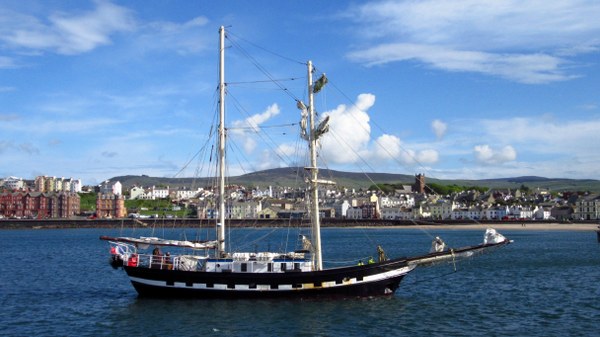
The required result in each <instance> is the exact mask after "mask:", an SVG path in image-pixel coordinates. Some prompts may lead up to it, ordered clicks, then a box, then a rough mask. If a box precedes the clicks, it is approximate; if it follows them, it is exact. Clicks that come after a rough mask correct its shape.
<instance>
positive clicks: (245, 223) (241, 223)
mask: <svg viewBox="0 0 600 337" xmlns="http://www.w3.org/2000/svg"><path fill="white" fill-rule="evenodd" d="M482 223H485V224H490V223H491V224H517V223H518V224H521V223H522V224H524V225H527V224H543V223H548V224H549V223H557V221H556V220H553V221H550V220H548V221H539V220H536V221H534V220H524V221H521V220H519V221H490V220H486V221H484V222H480V221H470V222H469V221H465V220H385V219H323V220H321V225H322V227H361V226H365V227H372V226H379V227H403V226H404V227H410V226H438V225H439V226H444V225H481V224H482ZM568 223H571V222H568ZM577 223H590V224H591V223H594V221H578V222H577ZM214 225H215V220H213V219H145V221H144V222H142V221H138V220H134V219H129V218H128V219H44V220H36V219H2V220H0V229H57V228H121V227H126V228H130V227H171V228H189V227H195V228H209V227H213V226H214ZM227 225H228V226H231V227H236V228H240V227H288V226H290V225H294V226H298V225H305V226H309V222H308V220H304V219H303V220H300V219H229V220H227Z"/></svg>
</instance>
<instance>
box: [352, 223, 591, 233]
mask: <svg viewBox="0 0 600 337" xmlns="http://www.w3.org/2000/svg"><path fill="white" fill-rule="evenodd" d="M355 228H399V229H427V230H431V229H449V230H482V229H484V230H485V229H486V228H494V229H496V230H499V231H503V230H519V231H582V232H595V231H598V230H600V228H599V226H598V225H597V224H568V223H524V224H522V223H514V224H513V223H481V224H451V225H449V224H440V225H413V226H355Z"/></svg>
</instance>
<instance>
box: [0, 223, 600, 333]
mask: <svg viewBox="0 0 600 337" xmlns="http://www.w3.org/2000/svg"><path fill="white" fill-rule="evenodd" d="M245 231H249V230H240V231H239V233H238V234H242V236H243V235H246V237H248V236H251V235H252V234H249V233H248V232H245ZM269 231H270V230H262V232H261V233H260V234H261V235H262V234H265V233H269ZM118 234H120V233H119V231H117V230H99V229H97V230H87V229H69V230H18V231H1V232H0V261H3V262H2V263H1V264H0V306H1V310H0V335H2V336H101V335H102V336H108V335H110V336H116V335H121V336H127V335H131V336H140V335H144V336H200V335H211V336H364V335H368V336H469V335H472V336H478V335H483V334H486V335H492V336H533V335H535V336H564V335H580V336H589V335H597V334H598V322H599V319H600V300H599V299H600V285H599V281H600V245H599V244H598V243H597V242H596V234H595V233H593V232H553V231H548V232H546V231H513V232H505V233H503V234H505V235H507V236H509V237H510V238H511V239H514V240H515V243H514V244H512V245H509V246H508V247H505V248H502V249H499V250H497V251H495V252H494V253H491V254H485V255H482V256H479V257H477V258H475V259H469V260H466V261H463V262H461V263H458V264H457V265H456V272H455V271H454V270H455V266H454V265H452V264H444V265H438V266H435V267H428V268H421V269H417V270H415V271H413V272H412V273H411V274H410V275H409V276H407V277H406V278H405V279H404V281H403V283H402V284H401V286H400V289H398V291H397V292H396V294H395V295H394V296H392V297H388V298H376V299H351V300H341V301H218V300H211V301H186V300H153V299H138V298H137V295H136V292H135V290H134V289H133V287H132V286H131V284H130V283H129V280H128V278H127V276H126V275H125V273H124V272H123V271H122V270H113V269H112V268H111V267H110V266H109V265H108V263H107V258H108V256H107V251H108V247H107V244H106V242H103V241H100V240H98V237H99V236H100V235H118ZM123 234H127V233H123ZM137 234H144V233H137ZM430 234H435V235H441V236H442V237H443V238H444V239H445V240H446V242H447V243H448V244H450V245H451V246H454V247H458V246H462V245H467V244H471V243H478V242H480V241H481V240H482V237H483V230H481V231H473V230H471V231H458V230H441V231H440V230H438V231H435V232H430ZM278 235H280V236H287V235H288V234H287V233H283V232H282V231H280V230H279V231H275V232H274V236H278ZM259 236H260V235H259ZM323 241H324V243H325V245H324V251H325V255H326V259H328V257H330V258H331V260H335V261H331V260H329V261H328V262H329V263H330V264H332V263H334V262H341V261H343V260H351V259H358V258H363V257H365V256H368V255H375V247H376V245H377V244H381V245H382V246H383V247H384V248H385V249H386V252H387V253H388V255H389V256H392V257H395V256H401V255H411V254H419V253H423V252H426V251H427V250H428V249H429V244H430V238H429V237H428V236H427V235H426V234H425V233H424V232H422V231H419V230H412V229H326V230H324V233H323ZM271 244H272V245H274V244H275V243H269V245H271ZM292 249H293V248H292Z"/></svg>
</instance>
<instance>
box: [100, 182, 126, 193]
mask: <svg viewBox="0 0 600 337" xmlns="http://www.w3.org/2000/svg"><path fill="white" fill-rule="evenodd" d="M122 188H123V186H122V185H121V182H119V181H115V182H111V181H109V180H106V181H105V182H103V183H102V184H100V193H102V194H114V195H122V194H123V191H122Z"/></svg>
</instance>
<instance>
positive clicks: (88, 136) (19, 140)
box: [0, 0, 600, 184]
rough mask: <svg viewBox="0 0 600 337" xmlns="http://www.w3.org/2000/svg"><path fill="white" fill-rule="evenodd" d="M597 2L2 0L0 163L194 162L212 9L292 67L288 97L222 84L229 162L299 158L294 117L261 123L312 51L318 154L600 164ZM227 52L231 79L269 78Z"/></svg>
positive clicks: (201, 127)
mask: <svg viewBox="0 0 600 337" xmlns="http://www.w3.org/2000/svg"><path fill="white" fill-rule="evenodd" d="M598 18H600V3H599V2H597V1H574V0H565V1H535V0H534V1H526V2H523V1H427V0H426V1H353V2H343V1H219V2H214V1H100V0H99V1H60V0H55V1H51V0H49V1H29V0H26V1H22V0H18V1H17V0H15V1H13V0H5V1H2V2H1V3H0V163H1V164H0V177H6V176H17V177H22V178H25V179H32V178H33V177H35V176H37V175H51V176H59V177H61V176H62V177H73V178H81V179H83V182H84V184H96V183H99V182H101V181H102V180H105V179H108V178H111V177H113V176H118V175H126V174H134V175H139V174H146V175H150V176H161V177H173V176H176V175H177V176H193V175H194V171H195V167H196V164H195V163H194V164H193V165H189V166H186V163H188V162H189V161H190V160H192V158H193V156H194V154H195V153H196V152H197V151H198V150H199V149H200V148H201V147H202V146H203V144H204V143H205V141H206V139H207V132H208V129H207V128H206V125H207V124H208V123H209V122H210V121H211V120H212V118H213V116H214V112H215V111H214V109H215V105H214V103H215V88H216V83H217V69H216V66H217V41H218V40H217V38H218V33H217V32H218V28H219V26H221V25H224V26H228V32H229V34H230V37H231V41H228V46H232V44H234V43H235V44H236V45H237V44H238V43H239V44H240V45H243V46H244V47H243V48H244V49H243V50H245V51H247V52H248V53H249V54H251V55H253V57H255V56H254V55H255V54H256V55H257V56H256V60H260V61H257V62H260V64H261V66H264V67H265V68H267V69H268V70H269V74H271V75H272V76H273V78H282V79H283V78H298V79H301V80H296V81H283V82H281V83H282V85H284V86H285V88H286V89H288V92H293V96H290V95H286V94H282V92H281V91H280V90H274V87H273V86H271V87H269V86H268V85H267V84H259V86H260V85H263V87H260V88H256V87H255V86H251V85H250V84H239V83H238V84H235V83H232V84H231V85H230V86H229V87H228V90H229V93H230V95H229V96H228V102H229V99H230V98H231V99H233V100H234V102H235V103H234V104H231V103H229V105H228V122H227V125H228V126H229V127H231V131H230V138H231V140H232V141H234V143H235V144H236V145H234V147H232V148H231V149H232V150H231V154H230V155H229V156H230V158H231V159H232V161H233V162H235V163H240V162H243V163H244V165H239V168H232V169H231V173H232V174H240V173H244V172H250V171H253V170H259V169H265V168H272V167H278V166H288V165H290V164H294V163H295V160H294V159H288V158H291V155H292V152H294V151H295V149H296V148H297V147H298V145H297V144H298V140H297V137H294V136H292V135H294V134H295V133H296V127H283V128H282V127H278V128H276V127H274V126H282V125H288V124H289V123H297V122H298V119H299V111H298V110H297V109H296V107H295V105H296V104H295V102H294V101H293V99H292V98H293V97H298V98H304V97H305V94H304V91H303V89H302V86H303V84H304V79H303V77H304V78H305V77H306V70H305V67H304V66H303V65H302V64H300V63H301V62H305V61H306V60H309V59H310V60H312V61H313V63H314V64H315V66H316V68H317V70H318V72H317V73H318V74H319V73H320V72H325V73H327V77H328V78H329V80H330V85H329V86H328V87H327V88H326V89H325V90H324V91H323V92H321V93H320V94H319V96H318V97H317V104H315V105H316V106H317V109H318V111H319V114H320V116H331V119H330V120H331V122H330V129H331V132H330V133H329V134H327V135H326V136H325V137H324V138H323V139H322V144H321V145H322V155H321V157H322V158H327V161H326V162H324V163H323V165H324V166H326V167H328V168H331V169H339V170H347V171H367V172H372V171H377V172H389V173H404V174H415V173H425V174H426V175H427V176H429V177H434V178H440V179H486V178H498V177H515V176H524V175H536V176H544V177H555V178H591V179H600V170H598V168H600V150H599V146H600V135H599V130H600V90H599V88H600V57H599V55H600V20H598ZM248 41H250V42H251V43H247V42H248ZM265 50H266V51H268V52H265ZM280 56H283V57H280ZM227 58H228V59H227V71H226V74H227V81H230V82H245V81H248V82H252V81H259V80H264V79H265V75H264V74H263V73H261V72H259V71H256V70H252V64H251V63H252V62H248V61H246V62H245V63H244V61H243V60H242V59H243V53H241V52H240V51H238V50H236V48H234V47H233V46H232V47H231V48H227ZM230 61H231V63H230ZM296 61H297V62H296ZM230 64H231V65H230ZM244 89H249V90H247V91H248V93H243V91H244ZM241 106H243V108H240V107H241ZM250 120H251V121H252V123H254V124H253V125H255V126H258V127H259V128H260V129H261V130H264V131H266V132H272V134H271V135H269V136H266V137H267V140H268V143H270V144H271V145H270V149H271V150H274V151H275V153H277V155H275V154H273V152H272V151H266V148H263V147H261V145H260V143H261V137H258V136H256V135H255V134H253V133H251V132H248V130H247V129H244V128H243V126H245V125H248V121H250ZM236 127H237V129H236ZM262 139H264V138H262ZM350 148H352V150H350ZM192 162H194V161H193V160H192ZM242 166H243V167H242Z"/></svg>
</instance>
